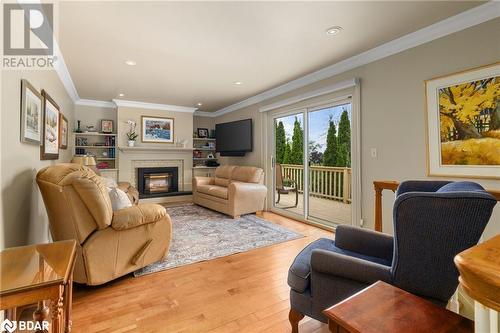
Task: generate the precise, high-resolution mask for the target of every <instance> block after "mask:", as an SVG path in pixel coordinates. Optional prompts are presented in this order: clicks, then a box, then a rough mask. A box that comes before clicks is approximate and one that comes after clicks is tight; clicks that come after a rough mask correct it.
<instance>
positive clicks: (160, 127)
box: [141, 116, 174, 143]
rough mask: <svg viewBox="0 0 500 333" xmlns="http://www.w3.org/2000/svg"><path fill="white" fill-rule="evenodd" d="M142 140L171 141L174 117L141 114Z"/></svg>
mask: <svg viewBox="0 0 500 333" xmlns="http://www.w3.org/2000/svg"><path fill="white" fill-rule="evenodd" d="M141 134H142V136H141V141H142V142H155V143H173V142H174V119H172V118H163V117H147V116H142V131H141Z"/></svg>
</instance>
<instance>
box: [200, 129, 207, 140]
mask: <svg viewBox="0 0 500 333" xmlns="http://www.w3.org/2000/svg"><path fill="white" fill-rule="evenodd" d="M197 133H198V137H199V138H208V128H198V129H197Z"/></svg>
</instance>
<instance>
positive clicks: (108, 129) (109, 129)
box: [101, 119, 113, 133]
mask: <svg viewBox="0 0 500 333" xmlns="http://www.w3.org/2000/svg"><path fill="white" fill-rule="evenodd" d="M101 132H102V133H113V120H108V119H103V120H101Z"/></svg>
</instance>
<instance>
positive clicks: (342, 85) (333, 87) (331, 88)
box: [259, 79, 358, 112]
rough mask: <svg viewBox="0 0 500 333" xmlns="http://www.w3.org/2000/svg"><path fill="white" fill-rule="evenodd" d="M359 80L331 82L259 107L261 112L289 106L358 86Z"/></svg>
mask: <svg viewBox="0 0 500 333" xmlns="http://www.w3.org/2000/svg"><path fill="white" fill-rule="evenodd" d="M357 82H358V79H350V80H346V81H342V82H338V83H335V84H330V85H328V86H326V87H322V88H319V89H316V90H313V91H308V92H306V93H303V94H300V95H297V96H293V97H290V98H287V99H284V100H281V101H278V102H276V103H271V104H268V105H265V106H263V107H261V108H259V111H260V112H268V111H271V110H275V109H277V108H281V107H284V106H288V105H291V104H294V103H298V102H302V101H305V100H306V99H310V98H314V97H318V96H322V95H326V94H330V93H333V92H336V91H340V90H344V89H347V88H352V87H355V86H356V84H357Z"/></svg>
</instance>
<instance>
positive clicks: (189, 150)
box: [118, 146, 194, 152]
mask: <svg viewBox="0 0 500 333" xmlns="http://www.w3.org/2000/svg"><path fill="white" fill-rule="evenodd" d="M118 149H120V151H122V152H127V151H128V152H133V151H165V152H166V151H171V152H175V151H177V152H192V151H193V150H194V148H185V147H144V146H142V147H141V146H139V147H128V146H121V147H118Z"/></svg>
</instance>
